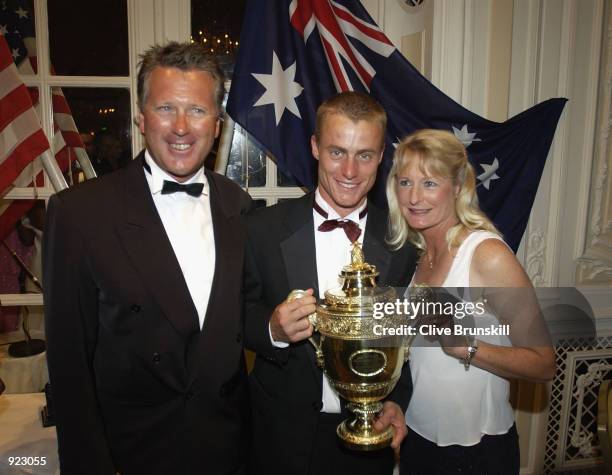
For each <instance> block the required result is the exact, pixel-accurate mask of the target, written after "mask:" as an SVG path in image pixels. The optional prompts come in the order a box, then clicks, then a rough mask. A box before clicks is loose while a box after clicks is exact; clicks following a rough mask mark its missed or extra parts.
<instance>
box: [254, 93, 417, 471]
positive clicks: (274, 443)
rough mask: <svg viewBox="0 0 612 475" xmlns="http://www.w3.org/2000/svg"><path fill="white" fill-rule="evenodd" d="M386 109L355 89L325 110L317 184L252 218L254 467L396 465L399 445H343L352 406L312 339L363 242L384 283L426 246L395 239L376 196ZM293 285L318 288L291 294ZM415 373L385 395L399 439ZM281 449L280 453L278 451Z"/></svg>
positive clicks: (315, 140) (319, 128) (318, 134)
mask: <svg viewBox="0 0 612 475" xmlns="http://www.w3.org/2000/svg"><path fill="white" fill-rule="evenodd" d="M386 120H387V117H386V113H385V111H384V110H383V109H382V107H381V106H380V105H379V104H378V103H377V102H376V101H375V100H373V99H372V98H371V97H370V96H368V95H366V94H362V93H357V92H344V93H341V94H339V95H336V96H334V97H332V98H330V99H328V100H327V101H325V102H324V103H323V104H322V105H321V106H320V107H319V109H318V111H317V117H316V128H315V133H314V135H313V137H312V140H311V143H312V153H313V155H314V157H315V159H317V160H318V186H317V189H316V190H315V191H314V192H311V193H309V194H307V195H306V196H304V197H302V198H299V199H296V200H289V201H286V202H283V203H280V204H278V205H276V206H273V207H270V208H265V209H258V210H256V211H254V212H253V213H251V214H250V215H249V216H248V217H247V233H248V239H247V252H246V257H245V259H246V260H245V298H246V315H245V345H246V346H247V348H249V349H251V350H253V351H254V352H255V353H256V360H255V365H254V369H253V372H252V373H251V376H250V391H251V402H252V407H253V453H252V459H251V463H252V469H251V473H254V474H266V475H270V474H279V475H280V474H288V473H291V474H292V475H326V474H332V473H333V474H335V473H350V474H353V475H354V474H362V473H363V474H369V475H372V474H390V473H391V472H392V470H393V465H394V460H393V451H392V450H391V449H390V448H388V449H384V450H379V451H374V452H370V453H362V452H358V451H355V450H349V449H346V448H344V447H342V446H341V444H340V442H339V440H338V438H337V436H336V426H337V425H338V424H339V423H340V422H341V420H342V419H344V418H345V417H346V415H347V414H346V411H345V409H344V407H343V406H344V404H343V403H341V402H340V400H339V398H338V396H337V395H336V394H335V393H334V392H333V390H332V389H331V387H330V385H329V382H328V381H327V379H326V377H325V376H324V375H323V373H322V371H321V370H320V369H319V368H318V367H317V365H316V362H315V353H314V351H313V349H312V348H311V345H310V343H309V342H308V341H307V338H308V337H310V336H311V335H312V331H313V328H312V325H311V324H310V323H309V321H308V318H307V316H308V315H309V314H311V313H312V312H314V310H315V297H319V298H322V297H323V296H324V292H325V291H326V290H328V289H330V288H333V287H337V286H338V274H339V272H340V270H341V268H342V267H343V266H344V265H346V264H348V263H349V262H350V248H351V242H352V241H354V240H358V241H359V242H360V243H361V244H362V245H363V250H364V254H365V258H366V260H367V262H369V263H371V264H374V265H376V267H377V268H378V270H379V272H380V278H379V284H385V285H391V286H401V285H407V284H408V283H409V279H410V276H411V275H412V273H413V270H414V266H415V262H416V254H415V251H414V249H413V248H412V247H410V246H406V247H404V248H401V249H399V250H397V251H391V250H390V249H389V248H388V247H387V246H386V245H385V242H384V239H385V233H386V228H387V213H386V212H384V211H382V210H380V209H378V208H377V207H376V206H374V205H373V204H372V203H370V202H369V201H368V200H367V194H368V192H369V191H370V189H371V188H372V186H373V185H374V181H375V179H376V172H377V169H378V165H379V164H380V162H381V160H382V156H383V149H384V136H385V129H386ZM293 289H308V293H309V295H307V296H306V297H303V298H299V299H297V300H293V301H291V302H287V301H286V298H287V295H288V294H289V292H290V291H291V290H293ZM411 392H412V381H411V378H410V370H409V367H408V365H404V371H403V372H402V377H401V379H400V381H399V383H398V385H397V386H396V388H395V390H394V392H393V393H392V394H391V395H390V397H389V398H388V400H387V401H386V402H385V403H384V406H383V407H384V409H383V412H382V414H380V416H379V419H378V422H377V428H378V429H383V428H385V427H388V426H389V424H392V425H393V427H394V428H395V436H394V440H393V443H392V446H393V447H394V448H397V447H398V444H399V442H400V441H401V439H402V438H403V437H404V436H405V434H406V428H405V421H404V414H403V410H405V408H406V406H407V404H408V400H409V398H410V394H411ZM272 447H273V449H272ZM272 452H273V454H274V455H272Z"/></svg>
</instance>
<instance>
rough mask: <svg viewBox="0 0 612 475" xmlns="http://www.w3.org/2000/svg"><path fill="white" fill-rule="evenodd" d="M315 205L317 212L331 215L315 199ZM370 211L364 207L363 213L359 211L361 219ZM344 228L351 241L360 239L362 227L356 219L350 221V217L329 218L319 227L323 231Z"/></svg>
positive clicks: (326, 215)
mask: <svg viewBox="0 0 612 475" xmlns="http://www.w3.org/2000/svg"><path fill="white" fill-rule="evenodd" d="M313 207H314V209H315V211H316V212H317V213H319V214H320V215H321V216H323V217H324V218H327V217H328V216H329V215H328V214H327V211H325V210H324V209H323V208H321V206H319V204H318V203H317V202H316V201H315V202H314V204H313ZM367 212H368V208H367V207H366V208H364V209H363V210H362V211H361V213H359V219H363V218H364V217H365V215H366V214H367ZM337 228H342V229H343V230H344V233H345V234H346V237H347V238H349V241H351V242H355V241H357V239H359V236H360V235H361V229H360V228H359V225H358V224H357V223H356V222H355V221H350V220H348V219H327V220H326V221H323V223H321V225H320V226H319V227H318V228H317V229H318V230H319V231H321V232H324V233H326V232H328V231H333V230H334V229H337Z"/></svg>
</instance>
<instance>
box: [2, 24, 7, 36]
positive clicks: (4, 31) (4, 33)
mask: <svg viewBox="0 0 612 475" xmlns="http://www.w3.org/2000/svg"><path fill="white" fill-rule="evenodd" d="M7 33H8V29H7V28H6V25H0V35H6V34H7Z"/></svg>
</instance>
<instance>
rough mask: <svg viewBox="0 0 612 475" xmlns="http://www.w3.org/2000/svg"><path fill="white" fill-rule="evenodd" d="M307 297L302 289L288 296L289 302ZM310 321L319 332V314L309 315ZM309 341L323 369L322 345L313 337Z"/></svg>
mask: <svg viewBox="0 0 612 475" xmlns="http://www.w3.org/2000/svg"><path fill="white" fill-rule="evenodd" d="M305 295H306V291H305V290H302V289H295V290H292V291H291V292H289V295H288V296H287V302H291V301H292V300H295V299H299V298H301V297H304V296H305ZM308 321H309V322H310V324H311V325H312V327H313V328H314V331H315V332H316V331H318V330H317V312H314V313H311V314H310V315H308ZM308 341H309V342H310V344H311V345H312V346H313V347H314V349H315V354H316V356H317V365H318V366H319V368H321V369H323V352H322V351H321V345H320V344H319V343H318V342H317V341H316V340H315V339H314V338H313V337H310V338H308Z"/></svg>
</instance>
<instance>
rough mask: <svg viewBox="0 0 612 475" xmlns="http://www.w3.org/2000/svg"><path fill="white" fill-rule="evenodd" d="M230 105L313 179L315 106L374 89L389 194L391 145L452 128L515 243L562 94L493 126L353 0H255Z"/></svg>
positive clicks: (489, 206)
mask: <svg viewBox="0 0 612 475" xmlns="http://www.w3.org/2000/svg"><path fill="white" fill-rule="evenodd" d="M240 45H241V48H240V51H239V54H238V58H237V62H236V67H235V69H234V75H233V80H232V87H231V90H230V94H229V98H228V103H227V111H228V113H229V114H230V115H231V117H232V118H233V119H234V120H235V121H236V122H237V123H238V124H240V125H241V126H242V127H243V128H244V129H245V130H246V131H248V132H249V133H250V134H251V135H252V136H253V137H255V139H257V141H258V142H260V143H261V144H262V145H263V146H264V147H265V148H266V151H267V152H268V153H269V154H270V155H272V156H273V157H274V158H275V159H276V162H277V164H278V167H279V169H280V170H281V172H283V173H284V174H285V175H290V176H292V177H293V178H295V179H296V180H297V181H298V182H299V184H301V185H302V186H305V187H307V188H311V189H312V188H314V187H315V186H316V166H315V160H314V159H313V157H312V155H311V153H310V136H311V135H312V133H313V131H314V123H315V113H316V109H317V107H318V106H319V104H321V102H323V101H324V100H325V99H326V98H328V97H330V96H332V95H333V94H335V93H337V92H340V91H345V90H360V91H364V92H367V93H369V94H370V95H372V96H373V97H374V98H375V99H376V100H378V102H380V103H381V105H382V106H383V107H384V108H385V110H386V111H387V114H388V119H389V121H388V127H387V136H386V148H385V160H384V161H383V165H382V166H381V167H380V169H379V176H378V180H377V184H376V187H375V190H374V193H373V198H374V199H375V200H376V201H382V200H383V199H384V198H383V197H384V191H383V190H384V180H385V178H386V176H387V173H388V170H389V168H390V166H391V157H392V154H393V148H394V147H393V145H394V143H397V141H398V140H399V138H401V137H403V136H405V135H407V134H409V133H411V132H412V131H414V130H417V129H423V128H436V129H445V130H449V131H451V132H454V133H455V135H456V136H457V137H458V138H459V139H460V140H461V141H462V142H463V143H464V145H465V146H466V147H467V150H468V155H469V158H470V161H471V163H472V165H473V166H474V168H475V170H476V175H477V177H478V196H479V199H480V204H481V207H482V208H483V210H484V211H485V212H486V213H487V214H488V215H489V216H490V217H491V219H492V220H493V221H494V222H495V224H496V225H497V227H498V228H499V229H500V231H501V232H502V233H503V235H504V238H505V240H506V242H508V244H509V245H510V246H511V247H512V248H513V249H515V250H516V249H517V248H518V245H519V243H520V240H521V237H522V235H523V232H524V230H525V227H526V225H527V220H528V218H529V213H530V211H531V207H532V205H533V201H534V199H535V195H536V191H537V188H538V183H539V181H540V177H541V175H542V171H543V169H544V163H545V161H546V156H547V154H548V150H549V148H550V145H551V142H552V140H553V137H554V133H555V129H556V126H557V122H558V120H559V117H560V115H561V112H562V111H563V107H564V104H565V99H549V100H547V101H545V102H542V103H540V104H538V105H536V106H534V107H532V108H531V109H529V110H527V111H525V112H523V113H521V114H519V115H517V116H515V117H512V118H510V119H508V120H507V121H506V122H503V123H497V122H492V121H489V120H487V119H485V118H483V117H480V116H478V115H476V114H474V113H472V112H470V111H469V110H467V109H465V108H464V107H462V106H461V105H459V104H457V103H456V102H455V101H453V100H452V99H450V98H449V97H448V96H446V95H445V94H444V93H443V92H442V91H440V90H439V89H437V88H436V87H435V86H434V85H433V84H431V83H430V82H429V81H428V80H427V78H425V77H424V76H422V75H421V74H420V73H419V72H418V71H417V70H416V69H415V68H414V67H413V66H412V65H411V64H410V63H409V62H408V61H407V60H406V59H405V58H404V57H403V56H402V54H401V53H400V52H399V51H398V50H397V49H396V48H395V47H394V46H393V44H392V43H391V42H390V41H389V39H388V38H387V37H386V36H385V35H384V33H383V32H382V31H381V30H380V28H379V27H378V26H377V25H376V24H375V23H374V21H373V20H372V18H371V17H370V16H369V14H368V13H367V11H366V10H365V8H364V7H363V6H362V5H361V3H360V2H358V1H357V0H333V1H332V0H249V2H248V3H247V9H246V14H245V20H244V25H243V28H242V34H241V37H240Z"/></svg>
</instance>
